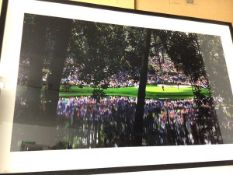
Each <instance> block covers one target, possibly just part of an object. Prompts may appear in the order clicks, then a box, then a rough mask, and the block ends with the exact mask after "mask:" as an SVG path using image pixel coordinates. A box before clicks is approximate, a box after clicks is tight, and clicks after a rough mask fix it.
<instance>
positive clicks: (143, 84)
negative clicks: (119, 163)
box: [134, 29, 151, 146]
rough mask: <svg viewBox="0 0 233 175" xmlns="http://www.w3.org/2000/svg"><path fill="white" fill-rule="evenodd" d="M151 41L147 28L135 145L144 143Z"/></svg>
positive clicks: (149, 31)
mask: <svg viewBox="0 0 233 175" xmlns="http://www.w3.org/2000/svg"><path fill="white" fill-rule="evenodd" d="M150 42H151V30H150V29H146V30H145V41H144V51H145V52H144V56H143V58H142V66H141V72H140V83H139V89H138V99H137V107H136V114H135V124H134V134H135V137H134V142H135V143H134V145H135V146H140V145H142V135H143V115H144V104H145V96H146V83H147V69H148V56H149V51H150Z"/></svg>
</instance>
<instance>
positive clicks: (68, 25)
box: [46, 18, 72, 119]
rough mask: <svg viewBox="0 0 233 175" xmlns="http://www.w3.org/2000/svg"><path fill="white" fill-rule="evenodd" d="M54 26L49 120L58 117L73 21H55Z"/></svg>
mask: <svg viewBox="0 0 233 175" xmlns="http://www.w3.org/2000/svg"><path fill="white" fill-rule="evenodd" d="M53 22H54V25H53V27H52V28H51V32H55V33H54V36H55V37H54V38H55V42H54V50H53V54H52V55H53V58H52V60H51V62H50V67H49V70H50V75H49V77H48V90H47V93H46V99H47V105H46V106H47V107H46V110H47V111H48V115H49V118H50V117H51V118H52V119H53V118H54V116H55V115H56V110H57V102H58V99H59V88H60V81H61V78H62V72H63V68H64V63H65V58H66V56H67V48H68V43H69V39H70V35H71V29H72V20H68V19H60V18H57V19H54V21H53Z"/></svg>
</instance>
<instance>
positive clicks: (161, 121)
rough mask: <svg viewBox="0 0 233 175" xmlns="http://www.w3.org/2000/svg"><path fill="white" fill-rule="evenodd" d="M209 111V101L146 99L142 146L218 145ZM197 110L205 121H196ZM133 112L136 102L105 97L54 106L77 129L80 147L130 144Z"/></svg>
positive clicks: (132, 132)
mask: <svg viewBox="0 0 233 175" xmlns="http://www.w3.org/2000/svg"><path fill="white" fill-rule="evenodd" d="M197 105H199V107H198V106H197ZM200 106H201V107H200ZM210 108H211V105H210V103H209V102H208V99H203V100H202V101H199V104H197V103H196V101H194V100H193V99H187V100H154V99H147V100H146V102H145V106H144V125H143V130H144V131H143V145H188V144H211V143H217V142H218V139H219V138H218V136H219V135H218V133H217V128H216V127H217V123H216V121H214V118H213V117H212V114H210V113H211V112H213V111H211V110H210ZM200 110H203V111H204V112H203V111H202V115H204V116H202V118H203V117H204V118H205V120H204V121H202V120H200V119H199V112H200ZM205 111H206V113H205ZM135 112H136V99H135V98H130V97H105V98H102V99H101V100H100V102H96V100H95V99H93V98H91V97H74V98H69V99H68V98H60V99H59V102H58V107H57V114H58V116H60V118H62V119H63V120H66V121H68V122H70V125H71V126H72V127H74V128H76V129H77V128H79V132H78V133H76V134H75V136H77V135H79V136H80V137H82V139H81V140H82V141H83V140H86V141H83V142H80V145H79V146H80V147H98V146H99V147H108V146H111V147H112V146H130V145H133V135H134V129H133V128H134V118H135ZM85 128H86V129H85Z"/></svg>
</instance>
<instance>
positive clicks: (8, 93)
mask: <svg viewBox="0 0 233 175" xmlns="http://www.w3.org/2000/svg"><path fill="white" fill-rule="evenodd" d="M13 2H14V1H13V0H12V1H11V0H9V3H8V0H7V1H5V0H4V1H3V5H2V14H1V20H0V22H1V25H0V26H1V28H0V34H1V35H2V36H1V35H0V44H2V43H3V44H2V45H3V47H2V45H0V46H1V48H2V49H1V51H3V53H1V52H0V53H1V54H2V55H1V62H3V63H2V65H1V66H4V65H5V64H9V63H7V60H9V56H8V57H7V56H6V55H7V52H9V50H8V51H4V46H5V47H6V48H7V47H9V45H7V44H6V41H7V39H9V38H8V37H9V36H10V35H9V34H8V33H7V32H9V31H11V29H9V27H8V28H7V26H9V24H10V23H11V22H10V21H11V20H12V19H14V18H10V17H9V14H11V13H12V11H11V10H12V5H13ZM23 3H25V4H27V3H28V4H29V6H30V5H31V4H34V3H35V4H37V3H38V4H40V3H41V4H48V6H51V7H53V8H54V7H55V6H57V5H58V6H60V7H61V6H67V8H77V9H78V8H79V10H80V9H83V10H84V11H85V10H86V11H88V12H89V10H90V11H92V10H93V11H95V10H97V11H98V12H100V11H105V12H106V14H108V13H109V14H110V13H116V14H120V15H122V16H127V15H129V16H130V15H131V16H134V17H132V19H137V18H138V19H143V18H148V19H149V18H150V17H151V19H153V18H155V17H158V18H161V19H163V20H167V19H168V20H171V21H172V20H178V21H179V20H180V21H182V22H183V23H187V24H192V23H193V25H194V26H195V25H198V24H195V23H201V24H204V25H205V27H206V26H207V27H208V25H209V26H210V27H214V26H218V27H219V29H218V31H217V32H216V33H218V34H221V32H219V31H221V28H223V30H222V31H224V32H226V31H227V32H228V34H227V36H228V38H227V43H228V44H231V45H229V47H230V48H231V49H232V41H233V29H232V24H231V23H227V22H222V21H214V20H206V19H198V18H192V17H184V16H176V15H168V14H162V13H154V12H145V11H139V10H129V9H121V8H116V7H109V6H101V5H95V4H88V3H80V2H74V1H64V0H59V1H57V0H56V1H55V0H25V1H24V2H23ZM35 4H34V5H35ZM29 6H28V7H29ZM28 7H26V8H25V9H23V10H22V9H21V10H22V11H20V12H18V13H20V15H22V13H23V14H24V15H25V14H27V13H31V14H34V15H44V14H43V13H44V12H41V11H40V10H38V11H35V12H33V10H31V9H30V10H29V8H28ZM9 9H10V10H9ZM19 9H20V8H19ZM53 10H55V9H53ZM58 14H59V12H55V14H54V17H60V18H62V14H61V13H60V14H61V15H60V14H59V15H60V16H59V15H58ZM14 15H15V14H14ZM14 15H13V16H14ZM47 15H48V14H46V16H47ZM48 16H50V17H52V16H53V15H52V14H51V13H50V14H49V15H48ZM71 16H72V15H71ZM74 16H75V15H74ZM135 16H136V17H135ZM102 17H103V16H102ZM63 18H69V19H71V18H70V17H67V16H65V17H63ZM20 19H22V18H20ZM73 19H79V18H78V17H77V16H75V17H74V18H73ZM99 19H101V17H99ZM115 19H116V18H115ZM5 20H6V21H5ZM81 20H86V19H81ZM89 20H90V21H91V22H92V18H91V19H89ZM120 20H121V19H120ZM122 20H123V19H122ZM7 22H8V23H9V24H8V23H7ZM95 22H103V21H101V20H100V21H98V20H97V21H95ZM104 22H105V23H108V22H106V21H104ZM153 23H155V22H153ZM183 23H182V24H183ZM11 24H12V23H11ZM113 24H115V22H113ZM126 24H127V22H125V23H124V24H122V22H121V21H120V22H118V25H126ZM178 24H179V22H178ZM17 25H19V26H21V27H22V21H19V23H17ZM131 25H132V24H131ZM132 26H134V27H142V26H137V25H135V24H134V25H132ZM148 26H149V25H148ZM148 26H146V27H145V28H148ZM151 28H152V29H155V27H151ZM156 29H159V28H156ZM161 30H169V29H167V28H166V29H164V28H163V27H162V29H161ZM172 30H174V29H172ZM20 31H21V32H22V30H20ZM178 31H179V30H178ZM181 31H182V30H181ZM197 31H198V32H200V30H197ZM13 32H14V31H13ZM182 32H184V31H182ZM198 32H197V33H198ZM204 33H205V32H204ZM213 33H214V32H213ZM213 33H211V32H210V35H213ZM229 36H230V37H231V38H229ZM21 37H22V36H21ZM220 37H222V38H223V39H222V40H221V41H225V40H226V37H225V38H224V37H223V36H220ZM4 39H5V40H4ZM20 39H22V38H18V39H16V42H17V41H20ZM10 42H12V40H10ZM21 45H22V43H19V46H17V48H18V51H17V53H18V57H19V54H20V53H19V52H20V47H22V46H21ZM225 46H226V45H225ZM225 46H223V49H225V48H224V47H225ZM224 51H225V50H224ZM227 52H228V55H227V56H226V57H229V54H230V51H229V48H228V50H227ZM231 52H232V51H231ZM228 59H229V58H228ZM4 61H5V62H4ZM14 61H15V62H17V65H16V66H15V67H17V69H18V67H19V65H18V62H19V58H17V59H16V60H14ZM226 66H227V68H228V69H229V68H230V67H229V66H230V65H229V64H228V63H226ZM6 72H7V71H6ZM6 72H3V74H2V75H1V74H0V76H2V77H3V80H4V81H3V80H1V81H3V83H4V88H2V90H1V93H2V95H1V94H0V95H1V96H0V102H1V103H0V104H3V102H5V101H6V99H8V98H13V99H14V98H15V96H16V87H15V84H14V83H15V80H16V79H17V78H13V79H11V78H9V77H7V76H6V74H4V73H6ZM13 74H14V77H17V76H18V72H15V73H13ZM229 77H230V80H232V78H233V77H231V75H229ZM12 82H14V83H13V84H14V85H13V86H14V87H13V86H12V84H11V83H12ZM8 84H10V85H8ZM230 88H232V87H230ZM13 91H14V92H13ZM231 95H232V94H231ZM13 101H14V100H13ZM13 101H12V102H13ZM12 102H10V103H9V104H10V106H11V109H12V110H13V111H14V110H15V109H14V107H13V106H14V105H15V102H13V103H12ZM3 106H4V107H6V106H5V105H3ZM5 111H6V110H5ZM4 114H6V112H5V113H4V112H2V113H0V115H1V118H0V119H1V120H0V122H1V123H7V125H6V126H8V127H9V126H11V125H9V123H11V124H13V116H14V114H13V113H12V112H11V114H9V115H10V116H11V117H9V116H8V117H9V118H11V119H7V118H6V117H3V115H4ZM2 126H4V127H5V125H4V124H3V125H2ZM4 127H2V128H0V131H2V133H7V132H8V131H9V128H8V129H6V128H4ZM6 135H8V136H9V133H8V134H6ZM2 138H3V137H2ZM4 139H5V138H4ZM2 140H3V139H2ZM5 140H7V139H5ZM5 140H3V143H6V144H3V145H9V140H8V141H5ZM224 145H225V144H224ZM199 146H200V148H202V147H204V146H201V145H198V146H193V147H194V148H195V150H196V151H197V150H198V148H199ZM191 147H192V146H191ZM217 147H218V146H217ZM226 147H227V148H226V149H227V150H230V148H233V146H232V144H231V143H229V144H227V145H226ZM0 148H1V147H0ZM177 148H178V147H177ZM123 149H124V148H123ZM126 149H130V147H129V148H126ZM150 149H156V147H150ZM174 149H175V148H174ZM222 149H225V147H223V148H222V147H221V146H220V147H219V148H216V149H214V150H222ZM136 150H137V148H136ZM204 150H205V149H204ZM204 150H202V151H201V152H202V153H204V152H203V151H204ZM2 151H4V154H3V155H5V156H9V157H10V158H12V160H13V161H15V160H16V159H17V161H18V160H20V157H21V156H24V155H26V156H29V157H30V156H33V157H34V158H36V156H38V157H40V156H39V154H40V151H39V152H37V151H36V152H35V155H30V153H27V152H22V153H17V152H16V153H14V152H11V151H10V150H9V146H8V147H7V146H6V147H5V148H2V150H0V152H2ZM6 151H7V152H6ZM67 151H68V152H69V150H67ZM84 151H85V150H84ZM116 151H117V149H116ZM128 151H129V150H128ZM137 151H138V150H137ZM42 152H43V153H44V154H46V153H48V155H53V154H54V153H55V152H56V151H51V152H52V154H50V153H49V152H50V151H42ZM92 152H93V151H92ZM57 153H58V154H60V153H59V151H58V152H57ZM208 153H209V152H208ZM221 153H223V150H222V152H221ZM221 153H220V154H221ZM63 154H64V156H67V155H65V153H63ZM121 154H122V153H121ZM132 154H133V153H131V154H130V155H132ZM147 154H148V152H147ZM70 155H71V154H70V153H69V156H70ZM114 155H115V154H114ZM148 155H149V154H148ZM226 155H227V154H225V155H224V156H226ZM218 156H219V154H217V155H216V157H215V156H213V158H211V159H204V160H203V159H201V158H200V159H192V160H190V161H178V162H176V161H171V162H169V163H162V162H157V161H149V163H148V162H147V163H146V164H142V165H141V164H140V163H134V164H131V163H129V164H127V165H122V164H117V165H116V166H115V165H114V166H112V164H111V165H107V166H104V165H103V164H102V165H101V166H87V167H85V166H83V167H78V168H76V167H75V166H66V167H65V168H63V167H57V169H56V166H53V167H52V168H51V167H46V166H45V167H42V168H35V167H34V169H30V168H29V169H24V168H25V167H24V168H22V169H20V168H19V167H14V166H15V165H16V164H17V161H15V162H14V163H13V164H12V160H11V159H10V160H8V159H7V158H6V157H4V156H3V158H1V159H2V160H3V161H5V162H6V164H5V165H4V166H5V167H4V166H3V167H1V169H0V170H1V171H2V172H13V173H15V172H37V171H51V173H54V171H57V170H58V171H60V172H56V173H59V174H60V173H61V174H62V173H71V174H72V173H74V172H75V173H77V172H78V173H81V174H85V173H90V174H92V173H95V174H99V173H109V172H111V173H112V172H135V171H148V170H167V169H170V170H172V169H180V168H194V167H212V166H224V165H232V164H233V155H232V153H229V154H228V156H227V157H226V158H223V157H224V156H223V157H221V156H220V158H219V157H218ZM15 157H16V159H15ZM29 157H28V158H29ZM1 159H0V160H1ZM51 160H52V159H51ZM112 161H113V160H112ZM34 163H35V162H34ZM73 170H74V171H73ZM1 171H0V172H1ZM47 173H49V172H47Z"/></svg>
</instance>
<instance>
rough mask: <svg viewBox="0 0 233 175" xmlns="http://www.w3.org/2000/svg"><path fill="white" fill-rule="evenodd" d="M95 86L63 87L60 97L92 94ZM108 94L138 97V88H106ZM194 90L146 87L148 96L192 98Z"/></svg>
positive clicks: (206, 93) (156, 97) (189, 88)
mask: <svg viewBox="0 0 233 175" xmlns="http://www.w3.org/2000/svg"><path fill="white" fill-rule="evenodd" d="M92 91H93V88H91V87H83V88H79V87H77V86H71V87H70V89H69V92H65V91H64V90H63V89H62V88H61V91H60V93H59V96H60V97H75V96H91V95H92ZM201 91H202V93H203V94H205V95H208V93H209V92H208V90H207V89H202V90H201ZM104 92H105V93H106V95H108V96H127V97H137V93H138V88H136V87H123V88H107V89H105V90H104ZM192 97H193V91H192V88H191V87H179V88H178V87H177V86H165V87H164V91H163V89H162V87H161V86H152V85H148V86H147V87H146V98H155V99H158V98H170V99H179V98H192Z"/></svg>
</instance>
